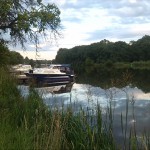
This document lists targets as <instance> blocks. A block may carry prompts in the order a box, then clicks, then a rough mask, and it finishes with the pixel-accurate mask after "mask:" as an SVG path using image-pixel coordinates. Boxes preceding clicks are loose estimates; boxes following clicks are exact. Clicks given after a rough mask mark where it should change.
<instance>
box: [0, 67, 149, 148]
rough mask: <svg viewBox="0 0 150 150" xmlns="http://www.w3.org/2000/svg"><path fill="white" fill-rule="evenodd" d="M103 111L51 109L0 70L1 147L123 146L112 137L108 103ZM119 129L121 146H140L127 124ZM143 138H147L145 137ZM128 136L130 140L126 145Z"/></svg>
mask: <svg viewBox="0 0 150 150" xmlns="http://www.w3.org/2000/svg"><path fill="white" fill-rule="evenodd" d="M127 106H128V105H127ZM127 110H128V107H127ZM106 113H107V114H106V116H105V117H106V118H105V119H102V118H103V116H102V113H101V108H100V106H97V107H96V108H95V112H94V113H93V114H91V113H89V112H88V111H83V110H82V108H81V110H80V111H79V112H78V114H74V112H73V111H72V109H71V108H69V107H68V109H67V110H66V111H61V110H59V109H58V110H55V111H52V110H50V109H49V108H48V107H47V106H46V105H45V104H44V103H43V101H42V99H41V97H40V96H39V95H38V94H37V92H36V91H35V90H34V89H33V88H30V91H29V96H28V97H27V98H23V97H22V96H21V94H20V92H19V91H18V89H17V85H16V82H15V79H13V78H12V77H10V76H9V74H8V73H7V71H6V70H5V69H3V68H1V69H0V120H1V121H0V122H1V123H0V148H1V149H15V150H16V149H19V150H23V149H37V150H39V149H44V150H45V149H47V150H62V149H64V150H67V149H68V150H70V149H75V150H76V149H77V150H78V149H85V150H87V149H89V150H93V149H94V150H99V149H102V150H116V149H122V148H121V147H120V146H119V145H118V144H116V143H117V142H116V141H115V138H114V137H113V111H112V109H111V103H110V107H108V109H107V112H106ZM127 115H128V112H127V113H126V117H127ZM121 118H122V117H121ZM121 118H120V120H121V121H120V122H121V123H122V119H121ZM122 131H123V133H124V136H125V137H124V141H125V144H124V146H123V147H124V149H132V150H133V149H140V148H141V147H140V146H139V145H138V144H137V138H136V136H135V134H132V132H131V135H130V137H126V126H125V127H123V123H122ZM143 136H144V134H143ZM144 137H145V138H147V141H148V140H149V138H148V136H144ZM127 138H129V143H128V144H127V145H126V143H127V142H126V141H127ZM149 143H150V142H149V141H148V142H147V143H146V144H145V145H144V146H145V147H144V148H145V149H148V148H149V146H150V145H149Z"/></svg>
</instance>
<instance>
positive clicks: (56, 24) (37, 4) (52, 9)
mask: <svg viewBox="0 0 150 150" xmlns="http://www.w3.org/2000/svg"><path fill="white" fill-rule="evenodd" d="M59 16H60V11H59V9H58V7H57V6H56V5H55V4H47V5H44V4H43V3H42V0H0V41H2V40H3V39H4V37H5V36H8V35H10V38H11V42H12V43H13V44H14V46H16V45H17V44H18V43H20V44H21V46H22V47H23V48H25V43H26V42H27V41H28V40H29V41H31V42H33V43H34V44H35V45H36V48H37V45H38V44H39V36H41V35H44V36H45V35H46V32H45V31H46V30H47V29H50V33H52V35H54V36H55V37H57V36H58V35H59V29H60V17H59Z"/></svg>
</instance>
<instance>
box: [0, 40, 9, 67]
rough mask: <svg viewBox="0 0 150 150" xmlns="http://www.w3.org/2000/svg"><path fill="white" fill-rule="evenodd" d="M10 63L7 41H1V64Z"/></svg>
mask: <svg viewBox="0 0 150 150" xmlns="http://www.w3.org/2000/svg"><path fill="white" fill-rule="evenodd" d="M8 63H9V50H8V47H7V46H6V44H5V43H3V42H0V66H2V65H6V64H8Z"/></svg>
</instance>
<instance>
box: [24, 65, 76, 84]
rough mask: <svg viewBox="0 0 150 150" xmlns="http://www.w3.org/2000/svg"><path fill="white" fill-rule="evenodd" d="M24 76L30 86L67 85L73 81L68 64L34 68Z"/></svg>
mask: <svg viewBox="0 0 150 150" xmlns="http://www.w3.org/2000/svg"><path fill="white" fill-rule="evenodd" d="M25 75H26V76H27V77H29V78H30V81H31V84H34V85H38V86H45V85H55V84H67V83H69V82H73V81H74V73H73V71H72V69H71V67H70V64H51V65H50V66H48V67H44V68H34V69H32V70H30V71H29V72H26V73H25Z"/></svg>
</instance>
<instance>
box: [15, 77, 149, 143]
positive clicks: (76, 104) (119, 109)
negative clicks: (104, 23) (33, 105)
mask: <svg viewBox="0 0 150 150" xmlns="http://www.w3.org/2000/svg"><path fill="white" fill-rule="evenodd" d="M145 80H147V79H145ZM148 80H149V79H148ZM88 81H90V80H88ZM142 81H143V80H141V82H142ZM136 82H137V81H136ZM136 82H135V83H136ZM141 82H140V83H141ZM133 83H134V82H133ZM133 83H132V84H129V85H127V86H124V87H115V86H111V87H108V88H106V87H105V88H102V87H100V86H92V85H90V84H79V83H72V84H66V85H58V86H52V87H40V88H36V90H37V91H38V93H39V94H40V95H41V97H42V98H43V101H44V103H45V104H46V105H47V106H48V107H49V108H51V109H60V110H61V109H64V110H65V109H66V108H67V107H68V106H69V107H72V110H73V111H74V113H77V112H79V111H80V110H81V108H82V110H85V111H87V110H88V111H91V112H92V114H94V111H95V110H96V107H97V104H99V105H100V107H101V109H102V113H103V115H104V116H105V115H106V114H105V113H106V112H107V110H108V107H109V104H111V107H112V110H113V128H114V136H115V138H116V139H117V142H118V143H120V144H123V141H124V131H123V132H122V128H121V114H122V124H123V127H124V128H125V126H126V123H127V137H129V136H130V129H131V128H133V126H135V127H136V134H137V137H138V138H139V139H140V138H141V137H142V134H143V131H144V130H145V131H146V132H147V133H148V132H150V92H148V90H146V91H147V92H144V91H143V90H142V89H139V88H138V87H137V86H133V85H134V84H133ZM149 83H150V82H149ZM149 83H147V85H148V84H149ZM136 85H140V84H139V83H138V84H136ZM148 87H149V86H148ZM18 88H19V89H20V91H21V92H22V95H24V96H27V95H28V94H29V89H28V88H29V87H28V86H19V87H18ZM145 89H147V88H145ZM127 107H128V112H127ZM133 107H134V109H133ZM133 114H134V116H133ZM126 115H127V117H126ZM126 121H127V122H126Z"/></svg>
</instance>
